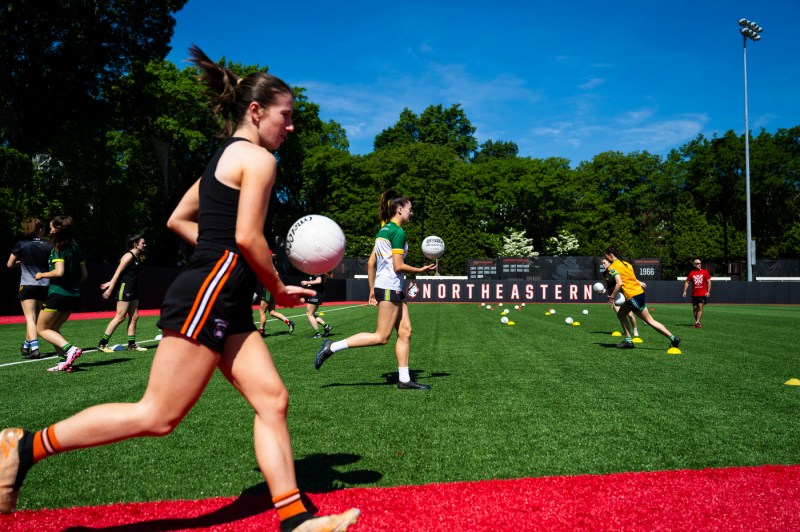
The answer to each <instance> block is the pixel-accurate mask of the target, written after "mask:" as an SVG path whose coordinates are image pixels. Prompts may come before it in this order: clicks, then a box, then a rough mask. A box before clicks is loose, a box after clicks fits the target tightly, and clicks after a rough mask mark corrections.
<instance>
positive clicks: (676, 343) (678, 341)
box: [670, 336, 681, 347]
mask: <svg viewBox="0 0 800 532" xmlns="http://www.w3.org/2000/svg"><path fill="white" fill-rule="evenodd" d="M670 345H672V347H678V346H679V345H681V339H680V338H678V337H677V336H673V337H672V342H670Z"/></svg>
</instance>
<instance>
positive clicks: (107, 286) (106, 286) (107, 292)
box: [100, 253, 133, 299]
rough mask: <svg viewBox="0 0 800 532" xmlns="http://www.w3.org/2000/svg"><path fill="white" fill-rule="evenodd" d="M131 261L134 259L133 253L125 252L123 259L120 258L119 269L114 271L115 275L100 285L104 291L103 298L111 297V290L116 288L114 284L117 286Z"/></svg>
mask: <svg viewBox="0 0 800 532" xmlns="http://www.w3.org/2000/svg"><path fill="white" fill-rule="evenodd" d="M131 261H133V255H131V254H130V253H125V254H124V255H123V256H122V258H121V259H119V266H117V270H116V271H115V272H114V277H112V278H111V280H110V281H108V282H105V283H103V284H101V285H100V290H102V291H103V294H102V296H103V299H108V298H109V297H111V292H112V291H113V290H114V286H116V284H117V281H119V278H120V276H121V275H122V272H124V271H125V269H126V268H127V267H128V266H129V265H130V263H131Z"/></svg>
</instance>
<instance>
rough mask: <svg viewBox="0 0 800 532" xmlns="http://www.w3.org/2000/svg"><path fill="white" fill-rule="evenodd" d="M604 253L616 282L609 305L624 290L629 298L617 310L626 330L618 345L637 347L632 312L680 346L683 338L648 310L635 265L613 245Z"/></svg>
mask: <svg viewBox="0 0 800 532" xmlns="http://www.w3.org/2000/svg"><path fill="white" fill-rule="evenodd" d="M604 255H605V258H606V259H607V260H608V262H609V263H610V264H609V266H608V271H609V273H610V274H611V276H612V277H613V278H614V283H615V284H614V289H613V290H612V291H611V292H609V294H608V305H609V306H610V307H613V306H614V299H615V298H616V297H617V294H618V293H619V292H620V291H622V293H623V295H624V296H625V299H626V300H627V301H625V303H623V304H622V306H621V307H620V308H619V312H617V318H619V322H620V324H621V325H622V329H623V330H624V331H625V340H623V341H622V342H620V343H619V344H617V347H619V348H620V349H634V347H635V346H634V345H633V338H632V337H631V330H630V328H629V327H628V319H627V318H628V314H630V313H631V312H634V313H636V315H637V316H639V317H640V318H642V319H643V320H644V321H645V322H646V323H647V324H648V325H650V326H651V327H652V328H653V329H655V330H657V331H658V332H660V333H661V334H663V335H664V336H666V337H667V338H669V340H670V344H671V345H672V347H678V345H680V343H681V339H680V338H678V337H677V336H675V335H673V334H672V333H671V332H669V330H668V329H667V328H666V327H664V326H663V325H662V324H661V323H659V322H657V321H656V320H654V319H653V317H652V316H651V315H650V312H649V311H648V310H647V303H646V302H645V299H644V289H643V288H642V284H641V283H640V282H639V280H638V279H636V274H634V272H633V266H631V265H630V263H628V262H625V261H623V260H622V259H620V258H618V254H617V250H616V249H614V248H613V247H610V248H608V249H606V251H605V254H604Z"/></svg>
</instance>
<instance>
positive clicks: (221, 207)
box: [197, 137, 267, 253]
mask: <svg viewBox="0 0 800 532" xmlns="http://www.w3.org/2000/svg"><path fill="white" fill-rule="evenodd" d="M238 141H244V142H249V141H248V140H247V139H243V138H241V137H231V138H229V139H228V140H226V141H225V143H224V144H223V145H222V147H221V148H220V149H219V151H217V153H216V154H214V157H212V158H211V161H209V163H208V165H207V166H206V169H205V171H204V172H203V176H202V177H201V178H200V210H199V213H198V217H197V225H198V237H197V249H203V248H217V249H218V248H220V247H221V248H224V249H229V250H231V251H233V252H235V253H239V248H238V247H237V246H236V217H237V212H238V208H239V190H238V189H235V188H231V187H229V186H227V185H225V184H223V183H221V182H220V181H219V180H217V177H216V173H217V164H219V160H220V157H222V153H223V152H224V151H225V149H226V148H227V147H228V146H230V145H231V144H233V143H234V142H238ZM266 223H267V222H266V221H265V227H264V234H267V227H266Z"/></svg>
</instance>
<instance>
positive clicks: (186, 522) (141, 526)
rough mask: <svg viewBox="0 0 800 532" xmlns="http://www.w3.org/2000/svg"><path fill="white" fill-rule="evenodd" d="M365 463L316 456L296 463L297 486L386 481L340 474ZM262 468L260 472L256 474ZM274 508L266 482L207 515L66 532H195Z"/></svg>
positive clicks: (375, 475) (311, 488) (374, 475)
mask: <svg viewBox="0 0 800 532" xmlns="http://www.w3.org/2000/svg"><path fill="white" fill-rule="evenodd" d="M360 459H361V457H360V456H359V455H356V454H345V453H337V454H312V455H309V456H306V457H305V458H302V459H300V460H296V461H295V473H296V475H297V485H298V487H299V488H300V490H301V491H302V492H304V493H305V492H313V493H322V492H331V491H336V490H338V489H343V488H345V487H350V486H352V485H355V484H373V483H375V482H377V481H379V480H380V479H381V478H383V475H382V474H381V473H379V472H377V471H369V470H359V471H346V472H340V471H337V470H336V467H337V466H342V465H347V464H353V463H355V462H358V461H359V460H360ZM257 470H258V468H256V471H257ZM303 502H304V503H305V505H306V508H308V509H309V510H311V511H312V512H316V511H317V510H318V509H317V508H316V507H315V506H314V504H313V503H312V502H311V500H310V499H308V497H305V496H304V497H303ZM272 508H273V505H272V498H271V495H270V493H269V490H268V489H267V485H266V483H264V482H260V483H258V484H256V485H255V486H252V487H250V488H247V489H246V490H244V491H243V492H242V494H241V495H239V497H237V498H236V500H235V501H233V502H232V503H230V504H228V505H227V506H223V507H222V508H220V509H218V510H215V511H213V512H210V513H207V514H205V515H200V516H197V517H187V518H165V519H150V520H145V521H139V522H138V523H130V524H127V525H115V526H108V527H71V528H66V529H65V530H70V531H78V530H81V531H83V530H114V531H125V532H129V531H130V532H139V531H142V532H145V531H147V532H150V531H167V530H186V529H193V528H212V527H214V526H220V525H225V524H228V523H232V522H235V521H239V520H241V519H247V518H249V517H253V516H255V515H258V514H260V513H263V512H266V511H268V510H271V509H272Z"/></svg>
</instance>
